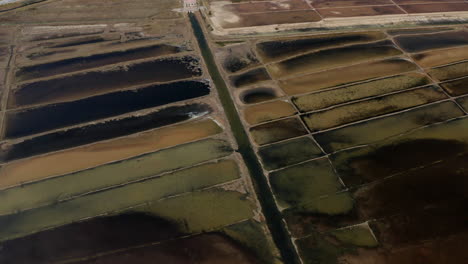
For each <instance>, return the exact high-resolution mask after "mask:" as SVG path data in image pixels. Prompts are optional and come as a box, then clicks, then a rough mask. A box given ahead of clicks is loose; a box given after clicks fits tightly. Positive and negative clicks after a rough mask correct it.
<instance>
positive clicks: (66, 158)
mask: <svg viewBox="0 0 468 264" xmlns="http://www.w3.org/2000/svg"><path fill="white" fill-rule="evenodd" d="M219 132H221V128H220V127H219V126H218V125H217V124H216V123H215V122H213V121H212V120H209V119H208V120H204V121H201V122H196V123H186V124H182V125H176V126H172V127H166V128H161V129H157V130H153V131H148V132H144V133H141V134H138V135H132V136H129V137H123V138H119V139H116V140H111V141H104V142H99V143H96V144H93V145H89V146H83V147H78V148H74V149H69V150H65V151H61V152H55V153H51V154H47V155H44V156H38V157H33V158H30V159H25V160H19V161H16V162H12V163H8V164H6V165H4V166H3V167H2V168H1V170H0V189H1V188H4V187H8V186H12V185H17V184H19V183H21V182H30V181H33V180H40V179H43V178H47V177H51V176H57V175H62V174H67V173H70V172H74V171H79V170H83V169H87V168H91V167H95V166H98V165H101V164H105V163H108V162H112V161H117V160H122V159H126V158H129V157H132V156H136V155H139V154H143V153H147V152H151V151H154V150H157V149H162V148H167V147H170V146H175V145H178V144H182V143H186V142H189V141H193V140H196V139H200V138H204V137H207V136H210V135H213V134H216V133H219Z"/></svg>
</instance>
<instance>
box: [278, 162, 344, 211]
mask: <svg viewBox="0 0 468 264" xmlns="http://www.w3.org/2000/svg"><path fill="white" fill-rule="evenodd" d="M270 183H271V186H272V189H273V192H274V193H275V195H276V197H277V200H278V203H280V204H281V205H282V206H295V205H299V204H305V203H307V202H309V201H311V200H313V199H314V198H317V197H319V196H322V195H326V194H332V193H335V192H337V191H339V190H341V189H342V188H343V186H342V184H341V183H340V181H339V178H338V176H337V175H335V173H334V171H333V168H332V166H331V164H330V163H329V161H328V159H327V158H322V159H318V160H313V161H309V162H307V163H303V164H300V165H297V166H293V167H289V168H286V169H284V170H280V171H275V172H273V173H271V174H270Z"/></svg>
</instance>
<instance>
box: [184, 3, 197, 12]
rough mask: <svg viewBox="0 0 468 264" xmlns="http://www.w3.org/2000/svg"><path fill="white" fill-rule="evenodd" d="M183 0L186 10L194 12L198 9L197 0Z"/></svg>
mask: <svg viewBox="0 0 468 264" xmlns="http://www.w3.org/2000/svg"><path fill="white" fill-rule="evenodd" d="M183 1H184V11H186V12H189V13H193V12H195V11H197V10H198V1H197V0H183Z"/></svg>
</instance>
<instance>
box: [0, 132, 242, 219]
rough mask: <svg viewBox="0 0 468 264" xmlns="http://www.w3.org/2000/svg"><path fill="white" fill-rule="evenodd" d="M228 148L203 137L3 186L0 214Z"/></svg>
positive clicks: (160, 170) (141, 176)
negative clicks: (18, 184)
mask: <svg viewBox="0 0 468 264" xmlns="http://www.w3.org/2000/svg"><path fill="white" fill-rule="evenodd" d="M231 151H232V150H231V148H230V146H229V143H228V142H226V141H221V140H214V139H207V140H202V141H198V142H194V143H189V144H184V145H179V146H177V147H173V148H169V149H165V150H161V151H157V152H154V153H150V154H146V155H142V156H139V157H135V158H131V159H128V160H124V161H119V162H115V163H111V164H106V165H102V166H99V167H96V168H92V169H88V170H84V171H80V172H76V173H72V174H68V175H65V176H60V177H56V178H52V179H46V180H44V181H40V182H35V183H32V184H30V185H26V186H23V187H15V188H11V189H7V190H5V191H0V199H2V201H3V202H2V203H1V204H0V213H1V214H5V213H12V212H14V211H17V210H24V209H29V208H34V207H38V206H43V205H47V204H51V203H54V202H57V201H59V200H64V199H69V198H71V197H73V196H77V195H80V194H85V193H89V192H92V191H96V190H100V189H104V188H109V187H111V186H116V185H119V184H125V183H127V182H129V181H135V180H141V179H144V178H147V177H151V176H155V175H158V174H160V173H163V172H165V171H170V170H174V169H178V168H182V167H187V166H191V165H194V164H197V163H200V162H203V161H207V160H211V159H216V158H220V157H223V156H227V155H229V154H230V153H231ZM229 168H230V169H229ZM229 170H230V171H234V172H235V170H234V169H233V168H232V165H229V167H228V171H227V175H226V176H229V175H230V174H229V172H230V171H229ZM220 175H223V174H222V173H221V174H220ZM220 178H222V177H220ZM213 179H216V177H213ZM190 184H191V183H190Z"/></svg>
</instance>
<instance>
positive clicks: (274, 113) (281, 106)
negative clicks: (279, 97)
mask: <svg viewBox="0 0 468 264" xmlns="http://www.w3.org/2000/svg"><path fill="white" fill-rule="evenodd" d="M295 113H296V109H294V107H293V106H292V105H291V104H290V103H288V102H285V101H275V102H271V103H264V104H258V105H254V106H250V107H247V108H245V110H244V116H245V120H246V121H247V122H248V123H249V124H251V125H254V124H258V123H262V122H266V121H270V120H274V119H278V118H281V117H286V116H290V115H293V114H295Z"/></svg>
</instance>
